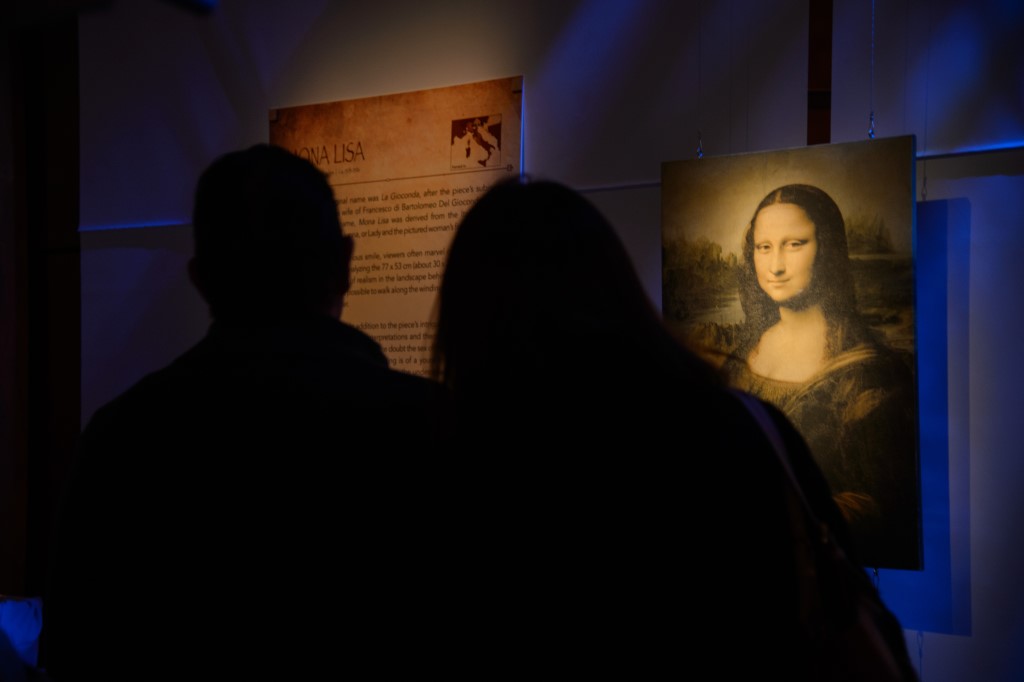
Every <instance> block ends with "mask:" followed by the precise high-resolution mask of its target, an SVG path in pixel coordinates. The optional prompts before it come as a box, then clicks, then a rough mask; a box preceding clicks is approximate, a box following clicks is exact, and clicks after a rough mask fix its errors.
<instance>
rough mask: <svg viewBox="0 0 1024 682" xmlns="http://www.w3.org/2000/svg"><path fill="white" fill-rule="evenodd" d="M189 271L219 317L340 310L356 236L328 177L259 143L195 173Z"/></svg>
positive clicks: (252, 317) (255, 318) (284, 315)
mask: <svg viewBox="0 0 1024 682" xmlns="http://www.w3.org/2000/svg"><path fill="white" fill-rule="evenodd" d="M192 224H193V229H194V237H195V256H194V257H193V259H192V261H191V263H190V264H189V274H190V276H191V277H192V281H193V283H194V284H195V285H196V287H197V288H198V289H199V291H200V293H201V294H202V295H203V298H204V299H206V302H207V303H208V304H209V306H210V312H211V314H212V315H213V317H214V318H216V319H230V320H234V321H248V322H253V321H260V320H273V319H282V318H289V317H297V316H304V315H319V314H330V315H334V316H338V315H340V313H341V301H342V297H343V296H344V294H345V292H346V291H348V285H349V260H350V258H351V256H352V240H351V238H350V237H347V236H344V235H343V234H342V232H341V224H340V222H339V221H338V208H337V204H336V202H335V199H334V193H333V191H332V190H331V186H330V184H328V182H327V177H326V175H324V173H322V172H321V171H320V170H319V169H318V168H317V167H316V166H314V165H313V164H312V163H310V162H309V161H306V160H305V159H301V158H299V157H297V156H295V155H294V154H291V153H289V152H287V151H285V150H284V149H281V148H279V147H274V146H270V145H265V144H261V145H255V146H253V147H250V148H248V149H245V150H242V151H237V152H231V153H229V154H226V155H224V156H222V157H220V158H219V159H217V160H216V161H214V162H213V163H212V164H211V165H210V166H209V167H208V168H207V169H206V170H205V171H204V172H203V174H202V176H201V177H200V178H199V183H198V185H197V187H196V196H195V207H194V211H193V215H192Z"/></svg>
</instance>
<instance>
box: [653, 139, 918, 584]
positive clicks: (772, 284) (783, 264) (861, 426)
mask: <svg viewBox="0 0 1024 682" xmlns="http://www.w3.org/2000/svg"><path fill="white" fill-rule="evenodd" d="M914 154H915V140H914V137H913V136H903V137H894V138H887V139H875V140H866V141H863V142H851V143H843V144H833V145H816V146H810V147H803V148H797V149H789V150H780V151H771V152H764V153H751V154H739V155H732V156H721V157H703V158H698V159H687V160H680V161H670V162H665V163H663V164H662V249H663V261H662V287H663V291H662V306H663V313H664V317H665V320H666V323H667V324H668V325H669V326H670V327H671V328H672V329H673V331H674V332H676V333H677V335H678V336H679V337H680V338H682V339H683V340H684V341H685V342H686V343H687V344H688V345H690V346H691V347H692V348H694V349H695V350H696V351H697V352H698V353H700V354H701V355H702V356H703V357H705V358H706V359H707V360H709V361H710V362H711V363H712V364H713V365H714V366H715V367H717V368H718V369H719V370H720V372H721V373H722V375H723V376H724V377H725V378H726V380H727V382H728V383H729V384H730V385H733V386H736V387H738V388H741V389H744V390H747V391H749V392H751V393H753V394H755V395H758V396H759V397H761V398H763V399H765V400H766V401H768V402H770V403H772V404H774V405H775V406H777V407H779V408H780V409H781V410H782V411H783V412H784V413H785V414H786V415H787V416H788V417H789V419H790V420H791V421H792V422H793V424H794V425H795V426H796V427H797V430H799V431H800V433H801V435H803V436H804V439H805V440H806V441H807V443H808V445H809V447H810V449H811V454H812V455H813V456H814V458H815V460H816V461H817V462H818V464H819V465H820V467H821V469H822V472H823V473H824V474H825V477H826V479H827V480H828V482H829V485H830V486H831V488H832V493H833V497H834V499H835V500H836V503H837V505H838V506H839V508H840V510H841V511H842V512H843V515H844V517H845V518H846V520H847V521H848V523H849V525H850V528H851V530H852V531H853V535H854V539H855V541H856V544H857V548H858V550H859V553H860V556H861V560H862V563H863V564H864V565H865V566H869V567H874V568H897V569H910V570H917V569H920V568H921V530H920V526H921V522H920V516H921V512H920V475H919V466H918V418H917V381H916V369H917V368H916V357H917V353H916V335H915V307H914V260H913V246H914V208H915V203H914Z"/></svg>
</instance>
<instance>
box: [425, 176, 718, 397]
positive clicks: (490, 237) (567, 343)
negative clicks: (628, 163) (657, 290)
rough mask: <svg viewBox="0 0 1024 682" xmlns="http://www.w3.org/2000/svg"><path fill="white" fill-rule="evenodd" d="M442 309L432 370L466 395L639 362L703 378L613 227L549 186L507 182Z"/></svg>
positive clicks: (446, 282)
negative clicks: (669, 327) (652, 299)
mask: <svg viewBox="0 0 1024 682" xmlns="http://www.w3.org/2000/svg"><path fill="white" fill-rule="evenodd" d="M436 313H437V329H436V337H435V339H434V349H433V351H434V352H433V356H432V374H433V376H434V377H435V378H437V379H439V380H441V381H442V382H443V383H445V384H447V385H448V386H449V387H451V388H452V389H453V392H454V393H455V394H456V396H457V397H458V396H459V394H463V395H471V394H476V393H477V389H478V388H479V389H481V390H485V391H486V390H488V386H495V385H500V384H502V383H504V384H505V385H506V388H508V387H514V386H516V385H519V384H521V383H524V382H529V383H530V384H533V385H535V384H536V381H537V379H538V377H545V380H552V381H555V380H557V378H558V377H565V376H567V375H568V374H569V373H571V372H573V371H579V372H581V373H583V372H589V374H593V375H602V374H603V373H609V372H615V371H616V370H620V371H623V373H625V371H624V370H622V368H623V367H626V366H628V365H629V364H630V363H634V365H635V366H639V365H640V364H641V363H652V362H653V363H658V362H662V363H664V364H663V365H662V367H663V368H665V367H669V366H673V367H676V368H679V369H685V370H686V371H688V372H690V373H693V374H697V373H703V372H705V371H706V368H705V367H704V363H703V362H702V361H700V360H698V359H697V358H696V357H695V356H692V354H690V353H689V352H688V351H685V350H684V349H683V348H682V346H680V345H679V343H678V341H677V340H676V339H675V338H673V337H672V335H671V334H670V333H669V331H668V330H667V329H666V328H665V327H664V325H663V324H662V320H661V317H660V315H659V314H658V313H657V311H656V310H655V308H654V306H653V304H652V303H651V302H650V299H649V298H648V296H647V294H646V292H645V290H644V288H643V285H642V283H641V282H640V279H639V277H638V276H637V273H636V270H635V269H634V267H633V264H632V261H631V260H630V257H629V254H628V252H627V251H626V249H625V247H624V246H623V245H622V243H621V241H620V240H619V238H618V235H617V234H616V232H615V230H614V228H613V227H612V226H611V224H610V223H609V222H608V221H607V220H606V219H605V218H604V216H602V215H601V213H600V212H599V211H598V210H597V209H596V208H595V207H594V206H593V205H592V204H591V203H590V202H589V201H587V200H586V199H585V198H584V197H583V196H582V195H580V194H579V193H577V192H575V191H573V190H571V189H569V188H568V187H565V186H564V185H561V184H558V183H555V182H551V181H528V180H525V179H514V180H511V181H505V182H502V183H499V184H497V185H495V186H494V187H492V188H491V189H490V190H489V191H488V192H486V193H485V194H484V195H483V196H482V197H480V199H479V200H478V201H477V202H476V203H475V204H474V205H473V207H472V208H471V209H470V210H469V212H468V213H467V214H466V215H465V217H464V218H463V220H462V222H461V224H460V225H459V228H458V231H457V233H456V235H455V237H454V238H453V240H452V243H451V247H450V249H449V252H448V259H447V263H446V266H445V271H444V275H443V278H442V282H441V287H440V291H439V296H438V308H437V311H436ZM616 344H617V346H616ZM627 348H628V349H631V350H632V352H631V353H630V356H628V357H622V355H623V354H624V350H625V349H627ZM638 356H642V357H638ZM597 358H600V360H599V361H598V366H593V365H594V363H595V359H597ZM583 362H588V363H589V366H588V367H585V368H584V367H582V366H580V365H581V363H583Z"/></svg>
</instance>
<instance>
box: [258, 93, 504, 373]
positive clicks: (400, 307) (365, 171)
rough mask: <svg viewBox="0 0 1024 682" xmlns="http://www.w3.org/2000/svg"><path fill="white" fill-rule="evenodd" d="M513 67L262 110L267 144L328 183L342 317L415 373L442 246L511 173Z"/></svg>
mask: <svg viewBox="0 0 1024 682" xmlns="http://www.w3.org/2000/svg"><path fill="white" fill-rule="evenodd" d="M522 82H523V79H522V77H521V76H516V77H513V78H503V79H498V80H492V81H485V82H480V83H470V84H467V85H457V86H451V87H445V88H435V89H430V90H419V91H415V92H407V93H399V94H392V95H381V96H377V97H367V98H363V99H355V100H344V101H339V102H327V103H321V104H308V105H302V106H295V107H284V108H278V109H273V110H271V111H270V142H271V144H275V145H278V146H281V147H284V148H285V149H288V150H290V151H292V152H293V153H295V154H297V155H299V156H302V157H304V158H307V159H309V160H310V161H312V162H313V163H315V164H316V165H317V166H318V167H319V168H320V169H321V170H323V171H324V172H325V173H326V174H327V175H328V177H329V179H330V182H331V185H332V186H333V187H334V193H335V197H336V199H337V201H338V213H339V215H340V217H341V220H342V226H343V229H344V230H345V232H346V233H347V234H351V235H352V236H353V238H354V241H355V253H354V255H353V259H352V286H351V289H350V290H349V293H348V296H347V297H346V301H345V308H344V311H343V312H342V315H341V318H342V320H344V321H345V322H348V323H349V324H352V325H354V326H356V327H358V328H359V329H362V330H363V331H365V332H366V333H368V334H370V335H371V336H373V337H374V338H375V339H377V341H379V342H380V344H381V346H382V347H383V348H384V352H385V353H386V354H387V356H388V359H389V361H390V363H391V365H392V366H393V367H394V368H396V369H400V370H403V371H406V372H409V373H412V374H420V375H426V374H427V370H428V363H429V354H430V346H431V343H432V341H433V335H434V321H433V313H434V304H435V300H436V298H437V290H438V286H439V284H440V279H441V274H442V272H443V269H444V263H445V258H446V255H447V252H448V245H449V243H450V242H451V238H452V235H453V234H454V232H455V228H456V227H457V226H458V223H459V221H460V220H461V218H462V216H463V215H464V214H465V213H466V211H467V210H469V207H470V206H472V205H473V202H474V201H475V200H476V198H477V197H479V196H480V195H481V194H482V193H483V192H485V191H486V190H487V188H488V187H490V186H491V185H492V184H494V183H495V182H497V181H499V180H501V179H504V178H506V177H509V176H514V175H518V174H519V172H520V149H521V145H522V140H521V134H522Z"/></svg>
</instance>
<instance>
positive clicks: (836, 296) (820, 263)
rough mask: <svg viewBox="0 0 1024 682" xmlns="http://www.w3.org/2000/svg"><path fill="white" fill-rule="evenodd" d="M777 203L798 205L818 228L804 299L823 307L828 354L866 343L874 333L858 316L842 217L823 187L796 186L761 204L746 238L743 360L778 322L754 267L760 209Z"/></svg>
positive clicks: (742, 283)
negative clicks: (816, 245) (762, 336)
mask: <svg viewBox="0 0 1024 682" xmlns="http://www.w3.org/2000/svg"><path fill="white" fill-rule="evenodd" d="M774 204H792V205H794V206H797V207H799V208H801V209H803V211H804V213H806V214H807V217H808V219H810V221H811V222H812V223H813V224H814V229H815V239H816V240H817V242H818V250H817V254H816V256H815V258H814V266H813V270H812V272H811V285H810V287H808V289H807V291H806V292H805V293H804V294H802V298H804V299H805V300H806V303H807V304H813V303H818V304H820V305H821V308H822V311H823V312H824V314H825V322H826V324H827V325H828V331H827V335H828V338H827V339H826V342H827V346H826V351H827V352H828V354H829V355H830V356H835V355H837V354H839V353H842V352H843V351H845V350H848V349H849V348H852V347H853V346H856V345H858V344H860V343H863V342H864V341H866V340H867V339H868V338H869V336H870V334H869V332H868V329H867V326H866V325H865V324H864V323H863V321H862V320H861V317H860V314H859V313H858V312H857V297H856V293H855V291H854V286H853V275H852V272H851V270H850V256H849V247H848V245H847V241H846V226H845V222H844V220H843V214H842V213H841V212H840V210H839V206H837V205H836V202H835V201H833V199H832V197H830V196H829V195H828V194H827V193H826V192H824V191H823V190H821V189H819V188H818V187H814V186H813V185H802V184H792V185H783V186H782V187H778V188H776V189H773V190H772V191H771V192H769V193H768V195H767V196H765V198H764V199H762V200H761V203H759V204H758V205H757V209H755V210H754V215H753V216H752V217H751V218H750V224H749V225H748V226H747V231H746V234H745V235H744V237H743V268H742V269H741V273H740V304H741V305H742V307H743V314H744V315H745V317H746V324H745V326H744V332H743V336H742V338H741V340H740V347H739V349H738V352H739V354H740V356H741V357H746V356H747V355H748V354H749V353H750V351H751V350H752V349H753V348H754V346H755V345H756V344H757V342H758V340H759V339H760V338H761V335H762V334H763V333H764V332H765V330H767V329H768V328H769V327H771V326H772V325H773V324H775V323H776V322H778V321H779V304H778V303H776V302H775V301H773V300H772V299H771V298H770V297H769V296H768V294H766V293H765V291H764V290H763V289H762V288H761V286H760V285H759V284H758V283H757V272H756V270H755V268H754V223H755V221H756V220H757V216H758V214H759V213H760V212H761V209H763V208H765V207H766V206H772V205H774Z"/></svg>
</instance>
